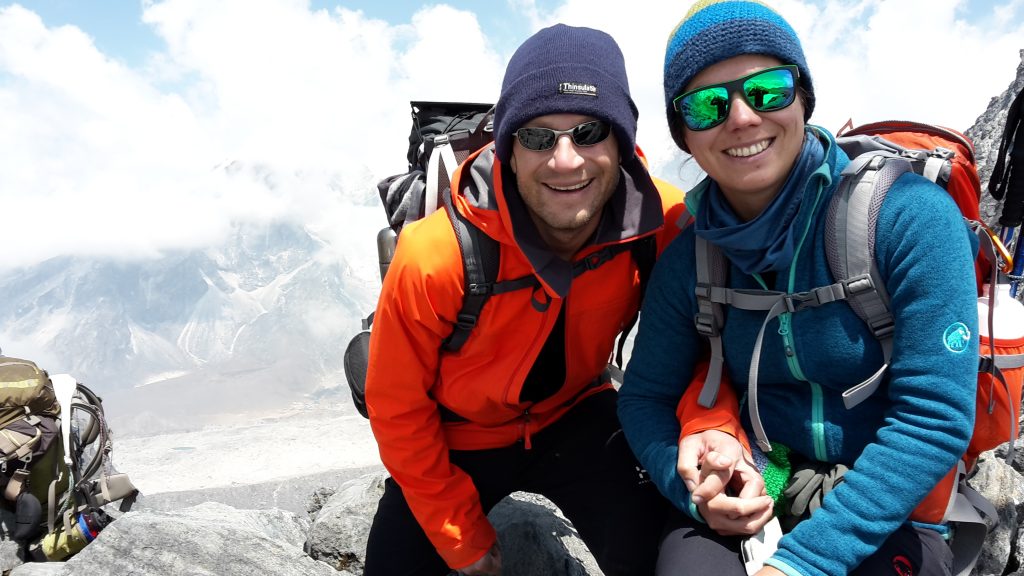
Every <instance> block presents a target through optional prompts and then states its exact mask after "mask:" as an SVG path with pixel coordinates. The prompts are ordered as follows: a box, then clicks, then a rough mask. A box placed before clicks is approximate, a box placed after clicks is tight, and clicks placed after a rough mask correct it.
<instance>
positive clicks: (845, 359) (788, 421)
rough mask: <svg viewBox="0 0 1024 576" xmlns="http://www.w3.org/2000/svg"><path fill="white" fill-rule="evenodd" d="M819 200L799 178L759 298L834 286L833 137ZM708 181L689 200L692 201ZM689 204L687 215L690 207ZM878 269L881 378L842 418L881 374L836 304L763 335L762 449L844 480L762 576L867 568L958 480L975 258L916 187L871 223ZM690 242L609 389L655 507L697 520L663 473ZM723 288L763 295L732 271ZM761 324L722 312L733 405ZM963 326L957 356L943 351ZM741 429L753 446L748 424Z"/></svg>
mask: <svg viewBox="0 0 1024 576" xmlns="http://www.w3.org/2000/svg"><path fill="white" fill-rule="evenodd" d="M811 133H815V134H817V137H818V138H819V139H820V140H821V141H822V143H823V144H824V146H825V160H824V164H823V165H822V166H821V167H817V168H818V170H817V172H818V173H823V174H825V175H826V177H825V178H824V182H825V185H824V186H819V185H818V184H816V183H815V182H816V180H815V179H812V178H811V177H810V173H811V172H812V170H810V169H808V174H807V175H805V176H803V181H804V182H806V183H807V184H806V185H805V186H804V194H806V195H807V197H806V199H805V201H808V202H814V203H815V208H814V210H813V211H806V212H807V213H808V217H804V218H798V219H796V220H795V221H794V222H793V223H792V225H793V226H798V227H799V229H798V230H797V234H798V236H801V237H803V240H802V241H801V243H800V244H799V246H798V248H797V250H796V253H795V255H794V257H793V261H792V263H791V265H790V267H789V268H788V269H786V270H782V271H780V272H779V273H778V274H777V277H776V278H775V280H774V285H769V286H768V288H769V289H772V290H780V291H786V292H799V291H804V290H808V289H811V288H815V287H819V286H825V285H828V284H831V283H832V282H833V279H832V275H831V273H830V272H829V267H828V263H827V261H826V257H825V252H826V249H825V214H826V213H827V209H828V204H829V202H830V200H831V198H832V195H833V193H834V192H835V190H836V188H837V186H838V183H839V175H840V172H841V171H842V169H843V168H844V167H845V166H846V165H847V164H848V163H849V159H848V158H847V156H846V154H845V153H844V152H843V151H842V150H840V149H839V148H838V146H837V145H836V143H835V140H834V139H833V138H832V136H831V135H830V134H828V133H827V132H825V131H824V130H821V129H818V128H811ZM706 189H707V182H706V181H705V183H703V184H702V185H700V186H698V188H697V189H696V190H694V191H692V192H691V193H690V195H691V197H696V196H699V195H700V194H701V193H703V191H704V190H706ZM691 197H688V202H687V205H688V207H690V209H691V210H694V209H695V206H696V205H697V204H698V203H696V202H691V201H689V200H691ZM876 234H877V241H876V244H875V259H876V262H877V265H878V268H879V272H880V274H881V276H882V277H883V278H884V279H885V285H886V288H887V290H888V293H889V295H890V298H891V307H892V311H893V314H894V319H895V335H894V338H893V357H892V365H891V367H890V369H889V371H888V377H887V378H886V379H885V382H884V383H883V384H882V386H881V387H880V388H879V390H878V391H877V392H876V393H875V394H874V395H872V397H870V398H869V399H867V400H866V401H864V402H863V403H861V404H860V405H858V406H856V407H855V408H853V409H846V408H845V407H844V406H843V402H842V398H841V394H842V392H843V391H844V390H846V389H848V388H850V387H851V386H854V385H855V384H857V383H859V382H861V381H863V380H865V379H866V378H868V377H869V376H870V375H871V374H873V373H874V372H875V371H876V370H877V369H878V368H879V367H880V366H881V365H882V351H881V347H880V346H879V344H878V342H877V340H876V339H875V338H874V336H873V335H872V334H871V332H869V331H868V329H867V327H866V325H865V324H864V323H863V322H862V321H861V320H860V319H859V318H858V317H857V316H856V315H855V314H854V312H853V311H852V309H851V308H850V307H849V305H848V304H847V303H845V302H834V303H831V304H826V305H823V306H820V307H817V308H811V309H807V310H802V311H799V312H797V313H786V314H783V315H782V316H780V317H779V318H777V319H775V320H773V321H772V322H771V324H770V325H769V326H768V328H767V330H766V336H765V340H764V344H763V348H762V352H761V358H760V368H759V373H760V375H759V377H758V401H759V408H760V413H761V419H762V421H763V423H764V426H765V431H766V432H767V435H768V438H769V439H770V440H771V441H773V442H780V443H782V444H785V445H787V446H789V447H790V448H791V449H792V450H794V451H796V452H798V453H799V454H801V455H803V456H804V457H806V458H811V459H817V460H821V461H825V462H830V463H843V464H846V465H847V466H850V467H851V470H850V472H849V473H847V475H846V477H845V481H844V482H843V483H842V484H840V485H839V487H837V488H836V489H835V490H834V491H832V492H831V493H830V494H829V495H828V496H827V497H826V498H825V499H824V503H823V505H822V507H821V508H820V509H819V510H818V511H816V512H815V514H814V516H813V517H812V518H810V519H808V520H806V521H804V522H802V523H800V524H799V525H798V527H797V528H796V529H794V530H793V531H792V532H790V533H789V534H787V535H786V536H785V537H783V539H782V541H781V542H780V545H779V549H778V551H777V552H776V554H775V555H774V556H773V557H772V558H771V559H769V561H768V564H770V565H772V566H774V567H776V568H778V569H780V570H782V571H783V572H785V573H787V574H791V575H795V574H815V575H817V574H821V575H835V574H845V573H847V572H848V571H849V570H851V569H853V568H854V567H856V566H857V565H858V564H859V563H860V562H861V561H862V560H864V559H865V558H866V557H868V556H869V555H871V554H872V553H873V552H874V551H875V550H877V549H878V547H879V546H880V545H881V544H882V542H884V540H885V539H886V538H887V537H888V536H889V535H890V534H891V533H892V532H893V531H895V530H896V529H897V528H898V527H899V526H900V525H901V524H902V523H904V522H905V521H906V520H907V517H908V516H909V514H910V512H911V511H912V510H913V509H914V508H915V507H916V505H917V504H918V502H920V501H921V499H922V498H923V497H924V496H925V495H926V494H927V493H928V492H929V491H930V490H931V489H932V487H933V486H934V485H935V484H936V483H937V482H938V481H939V480H940V479H941V478H942V477H943V476H944V475H945V474H946V473H947V472H948V471H949V470H950V469H951V468H952V467H953V466H954V465H955V463H956V462H957V460H958V459H959V458H960V455H961V454H962V453H963V452H964V450H965V449H966V447H967V442H968V440H969V438H970V435H971V432H972V430H973V421H974V403H975V388H976V379H977V372H976V370H977V354H978V343H977V337H976V336H975V335H976V334H977V326H978V314H977V308H976V302H977V297H976V293H975V283H974V268H973V261H974V260H973V256H974V249H975V247H974V244H972V240H971V237H970V234H969V232H968V231H967V229H966V227H965V226H964V224H963V221H962V219H961V215H960V212H959V210H958V209H957V207H956V205H955V204H954V203H953V201H952V200H951V199H950V197H949V196H948V194H946V193H945V191H943V190H942V189H941V188H939V187H938V186H936V185H935V184H932V183H931V182H928V181H927V180H925V179H924V178H921V177H919V176H917V175H915V174H905V175H903V176H901V177H900V178H899V179H898V180H897V181H896V182H895V183H894V184H893V185H892V187H891V189H890V191H889V194H888V196H887V198H886V200H885V202H884V203H883V204H882V206H881V208H880V212H879V216H878V224H877V232H876ZM693 261H694V235H693V227H690V228H688V229H687V230H684V231H683V233H682V234H680V236H679V237H677V238H676V239H675V241H674V242H673V243H672V244H670V245H669V246H668V247H667V248H666V250H665V252H664V254H663V255H662V256H661V258H659V260H658V263H657V265H656V266H655V270H654V273H653V275H652V278H651V281H650V285H649V287H648V289H647V294H646V296H645V300H644V309H643V313H642V315H641V318H640V326H639V331H638V334H637V337H636V343H635V347H634V349H633V353H632V358H631V360H630V363H629V367H628V369H627V371H626V377H625V384H624V385H623V386H622V389H621V390H620V396H619V416H620V418H621V420H622V425H623V429H624V430H625V433H626V437H627V439H628V440H629V443H630V445H631V446H632V448H633V450H634V452H636V454H637V456H638V457H639V459H640V461H641V463H642V464H643V465H644V467H646V469H647V470H648V472H649V473H650V474H651V477H652V478H653V480H654V482H655V483H656V484H657V485H658V487H659V489H660V490H661V491H662V493H663V494H665V496H667V497H668V498H669V499H670V500H671V501H672V502H673V503H674V504H675V505H676V506H677V507H678V508H679V509H681V510H683V511H685V512H688V513H690V514H691V515H692V514H694V511H693V509H692V508H691V503H690V499H689V493H688V492H687V490H686V487H685V486H684V485H683V483H682V481H681V479H680V478H679V475H678V474H677V472H676V460H677V456H678V444H677V442H678V439H679V430H680V427H679V423H678V422H677V421H676V416H675V408H676V405H677V404H678V401H679V398H680V396H681V395H682V394H683V392H684V390H685V389H686V387H687V386H689V385H690V379H691V378H692V376H693V373H694V367H695V365H696V364H697V363H698V362H699V361H700V360H701V357H702V356H703V354H704V352H703V350H704V349H705V341H704V339H703V337H702V336H701V335H700V334H698V333H697V331H696V329H695V327H694V314H695V311H696V310H697V302H696V297H695V296H694V285H695V276H696V274H695V269H694V264H693ZM728 283H729V286H731V287H733V288H754V289H760V288H761V286H760V285H759V284H758V282H757V280H756V279H755V278H754V277H753V276H748V275H745V274H743V273H742V272H740V271H739V270H738V269H737V268H736V267H735V266H731V267H730V271H729V280H728ZM764 317H765V313H764V312H752V311H744V310H739V309H734V308H733V309H728V310H727V311H726V320H725V325H724V329H723V342H724V347H725V350H724V352H725V361H726V369H727V370H728V374H729V376H730V378H731V379H732V382H733V385H734V386H735V387H736V389H737V391H738V392H739V393H741V394H742V393H743V392H745V391H746V389H747V376H748V370H749V368H750V363H751V354H752V351H753V346H754V339H755V337H756V335H757V332H758V329H759V328H760V326H761V324H762V322H763V319H764ZM958 323H960V324H962V325H964V326H966V327H967V330H968V331H969V332H970V335H971V340H970V344H969V345H968V346H967V347H966V349H964V348H962V347H957V346H953V347H948V346H947V338H946V337H947V331H949V330H951V329H953V328H955V327H956V326H957V324H958ZM742 412H743V420H744V426H745V427H746V429H747V431H748V432H750V431H751V427H750V423H749V421H748V418H747V415H746V410H742Z"/></svg>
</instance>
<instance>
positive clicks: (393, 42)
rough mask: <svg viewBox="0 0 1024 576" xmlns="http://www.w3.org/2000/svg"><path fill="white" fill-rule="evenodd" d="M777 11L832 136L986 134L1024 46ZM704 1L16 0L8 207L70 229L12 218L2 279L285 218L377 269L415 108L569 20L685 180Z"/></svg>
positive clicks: (932, 21) (941, 21)
mask: <svg viewBox="0 0 1024 576" xmlns="http://www.w3.org/2000/svg"><path fill="white" fill-rule="evenodd" d="M624 4H625V5H630V6H632V5H635V6H638V7H639V8H637V9H635V10H627V9H626V8H624ZM769 4H770V5H772V6H773V7H774V8H775V9H776V10H778V11H779V12H780V13H782V14H783V16H785V17H786V18H787V19H788V20H789V21H790V22H791V23H792V25H793V26H794V28H795V29H796V30H797V32H798V34H799V35H800V36H801V39H802V42H803V45H804V49H805V52H806V53H807V59H808V63H809V67H810V69H811V73H812V76H813V78H814V84H815V91H816V95H817V100H818V104H817V108H816V109H815V115H814V117H813V118H812V119H811V120H812V122H815V123H817V124H820V125H822V126H824V127H826V128H829V129H831V130H833V131H834V130H836V129H838V128H839V127H840V126H841V125H842V124H843V123H844V122H845V121H846V120H847V119H848V118H852V119H853V121H854V122H855V123H864V122H868V121H873V120H879V119H886V118H907V119H913V120H920V121H925V122H933V123H939V124H944V125H948V126H951V127H953V128H957V129H961V130H964V129H967V128H968V127H970V125H971V124H973V122H974V120H975V119H976V118H977V117H978V115H980V114H981V113H982V112H983V111H984V109H985V107H986V106H987V104H988V101H989V99H990V98H992V97H993V96H996V95H998V94H1000V93H1002V92H1003V91H1004V90H1005V89H1006V87H1007V86H1008V85H1009V83H1010V82H1011V81H1012V79H1013V78H1014V74H1015V72H1016V68H1017V66H1018V64H1020V61H1021V57H1020V50H1021V49H1024V0H984V1H982V0H972V1H964V0H814V1H805V0H769ZM685 10H686V3H682V4H680V3H677V2H654V1H652V2H635V3H623V2H621V0H493V1H483V0H457V1H451V2H447V3H446V4H428V3H422V2H412V1H381V0H358V1H338V0H142V1H139V0H116V1H113V0H111V1H99V0H92V1H86V0H31V1H30V0H26V1H22V2H19V3H14V2H9V1H6V0H0V126H2V127H3V128H2V129H0V202H2V203H3V205H4V206H5V209H6V210H8V211H13V213H23V214H45V215H46V221H47V226H48V228H49V229H50V230H51V232H49V233H46V234H40V233H39V230H38V224H37V223H36V222H35V221H34V220H33V219H30V218H26V219H15V220H14V221H11V220H8V221H7V223H6V224H5V226H3V227H0V245H3V246H7V247H11V246H17V249H16V250H8V251H7V252H6V253H5V256H7V257H6V258H5V261H4V263H3V264H0V266H4V265H6V266H10V265H20V264H30V263H34V262H38V261H40V260H42V259H45V258H48V257H51V256H55V255H58V254H68V253H76V254H82V253H84V254H104V255H107V254H110V255H118V256H122V257H135V258H145V257H151V256H155V255H158V254H161V253H163V252H165V251H167V250H171V249H177V248H187V247H194V246H203V245H206V244H209V243H213V242H216V241H217V239H218V238H220V237H221V236H222V235H223V234H224V233H226V231H227V229H228V226H229V225H230V223H231V222H233V221H238V220H250V219H270V218H279V217H286V218H293V219H295V220H297V221H301V222H303V223H305V224H307V225H309V226H310V227H312V228H314V229H316V230H319V231H321V232H322V234H323V235H324V236H325V238H328V239H329V240H331V241H332V242H335V243H336V244H338V245H339V246H340V245H350V244H352V243H353V242H355V239H356V238H362V237H363V236H365V238H364V240H365V241H367V242H368V244H367V246H366V249H365V252H367V253H369V254H371V256H372V252H373V248H372V238H373V235H372V233H365V234H364V230H363V229H365V228H368V227H375V226H377V225H378V223H379V222H380V221H382V219H383V211H382V210H381V209H380V207H379V202H378V200H377V198H376V194H375V190H374V183H375V182H376V180H379V179H381V178H383V177H384V176H387V175H389V174H392V173H395V172H397V171H400V170H401V169H402V168H403V167H404V154H405V152H404V149H405V145H406V137H407V135H408V102H409V101H410V100H431V99H433V100H465V101H493V100H494V99H495V98H496V97H497V92H498V87H499V86H500V82H501V75H502V72H503V70H504V65H505V62H506V61H507V59H508V58H509V56H510V55H511V53H512V52H513V51H514V49H515V47H516V46H517V45H518V44H519V43H520V42H521V41H522V40H524V39H525V38H526V37H528V36H529V35H530V34H531V33H533V32H534V31H536V30H537V29H539V28H541V27H543V26H547V25H550V24H552V23H554V22H559V21H561V22H566V23H570V24H575V25H584V26H591V27H595V28H600V29H603V30H606V31H608V32H609V33H611V34H612V35H613V36H614V37H615V38H616V39H617V40H618V42H619V44H620V46H621V47H622V50H623V53H624V55H625V57H626V63H627V68H628V72H629V75H630V85H631V89H632V93H633V97H634V100H635V101H636V102H637V105H638V107H639V109H640V122H639V133H638V142H639V144H640V145H641V147H643V148H644V150H645V152H646V153H647V156H648V158H649V159H650V160H651V164H652V167H653V169H654V170H655V172H656V173H659V175H661V176H663V177H666V178H667V179H669V180H674V181H676V182H677V183H678V184H680V185H682V186H684V187H685V186H687V185H689V184H692V182H687V181H685V178H684V177H683V176H682V175H680V174H673V173H671V171H668V172H666V170H669V169H668V168H667V167H669V166H674V165H677V164H678V160H679V158H680V153H679V152H678V151H677V150H676V149H675V147H674V146H673V145H672V143H671V140H670V138H669V136H668V132H667V129H666V128H665V125H664V124H665V121H664V117H663V106H664V104H663V100H662V98H663V96H662V93H661V58H662V50H663V49H664V40H665V38H666V36H667V34H668V32H669V31H670V30H671V28H672V27H673V26H674V24H675V23H676V22H677V21H678V20H679V18H680V17H681V16H682V15H683V13H684V12H685ZM922 87H929V88H932V87H938V88H939V89H938V90H932V89H929V90H928V91H927V92H924V91H922ZM371 215H372V216H371ZM350 229H351V230H355V231H354V232H350V235H349V236H344V235H341V232H339V230H350ZM26 239H31V241H27V240H26ZM359 250H362V248H361V247H360V248H359ZM371 264H372V261H371ZM369 268H370V270H371V271H372V269H373V266H372V265H371V266H369ZM374 274H375V272H372V273H371V274H370V275H374Z"/></svg>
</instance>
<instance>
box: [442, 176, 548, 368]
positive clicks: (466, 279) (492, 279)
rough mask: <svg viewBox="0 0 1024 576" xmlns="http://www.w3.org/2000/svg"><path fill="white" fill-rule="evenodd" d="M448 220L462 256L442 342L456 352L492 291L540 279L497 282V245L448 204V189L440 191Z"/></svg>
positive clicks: (532, 283) (537, 283)
mask: <svg viewBox="0 0 1024 576" xmlns="http://www.w3.org/2000/svg"><path fill="white" fill-rule="evenodd" d="M442 197H443V203H444V207H445V211H446V212H447V213H448V220H449V221H450V222H451V223H452V228H454V230H455V239H456V240H457V242H458V245H459V253H460V254H461V255H462V277H463V294H464V295H463V298H462V308H461V309H460V310H459V313H458V315H457V316H456V321H455V325H454V327H453V328H452V332H451V334H449V335H448V337H447V338H446V339H445V340H444V342H443V343H442V348H443V349H444V350H447V351H448V352H458V351H459V350H460V349H461V348H462V346H463V345H464V344H465V343H466V340H467V339H468V338H469V335H470V333H472V332H473V328H475V327H476V323H477V321H478V320H479V319H480V312H481V311H482V310H483V309H484V304H486V303H487V300H488V299H489V298H490V297H491V296H492V295H493V294H502V293H505V292H511V291H513V290H519V289H522V288H535V287H538V286H540V281H539V280H537V278H535V277H534V276H533V275H532V274H529V275H526V276H523V277H521V278H515V279H512V280H503V281H501V282H498V281H497V278H498V265H499V264H500V262H501V245H500V244H499V243H498V241H497V240H495V239H494V238H491V237H490V236H488V235H487V234H484V233H483V231H482V230H480V229H479V228H477V227H476V226H475V225H474V224H473V223H472V222H470V221H469V220H468V219H467V218H466V217H465V216H464V215H463V214H462V213H461V212H459V211H458V210H456V209H455V206H454V205H453V204H452V200H451V195H450V192H448V191H447V190H446V191H445V192H443V193H442Z"/></svg>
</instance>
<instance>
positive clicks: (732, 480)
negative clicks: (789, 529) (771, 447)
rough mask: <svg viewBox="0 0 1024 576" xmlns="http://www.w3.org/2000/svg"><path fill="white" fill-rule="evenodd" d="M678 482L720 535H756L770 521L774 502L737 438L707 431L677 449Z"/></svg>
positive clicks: (686, 439)
mask: <svg viewBox="0 0 1024 576" xmlns="http://www.w3.org/2000/svg"><path fill="white" fill-rule="evenodd" d="M677 469H678V471H679V476H680V477H681V478H682V479H683V482H685V483H686V486H687V488H688V489H689V490H690V499H691V501H693V503H694V504H696V505H697V508H698V510H700V513H701V516H703V517H704V520H705V521H706V522H707V523H708V526H710V527H711V528H712V529H714V530H715V531H716V532H718V533H719V534H722V535H753V534H756V533H757V532H758V531H760V530H761V528H762V527H763V526H764V525H765V524H766V523H768V521H769V520H771V518H772V508H773V506H774V502H773V501H772V499H771V497H769V496H767V495H766V494H765V491H764V479H763V478H762V477H761V474H760V473H759V472H758V471H757V468H756V467H755V466H754V464H753V462H752V461H751V458H750V456H749V454H747V453H746V451H745V450H744V448H743V445H742V444H740V442H739V440H737V439H736V438H734V437H733V436H731V435H729V434H726V433H724V432H719V431H717V430H705V431H704V432H700V433H697V434H691V435H689V436H686V437H685V438H683V440H682V441H681V442H680V443H679V460H678V463H677Z"/></svg>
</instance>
